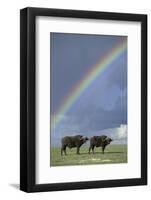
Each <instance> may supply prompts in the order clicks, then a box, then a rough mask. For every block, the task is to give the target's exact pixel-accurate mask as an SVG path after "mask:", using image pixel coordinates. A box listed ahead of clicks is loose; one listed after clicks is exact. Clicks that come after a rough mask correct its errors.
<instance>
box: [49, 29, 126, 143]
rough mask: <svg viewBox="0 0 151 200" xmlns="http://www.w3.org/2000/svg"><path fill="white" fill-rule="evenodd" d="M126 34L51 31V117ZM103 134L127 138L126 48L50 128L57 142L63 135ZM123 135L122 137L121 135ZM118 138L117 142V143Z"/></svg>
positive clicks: (123, 139)
mask: <svg viewBox="0 0 151 200" xmlns="http://www.w3.org/2000/svg"><path fill="white" fill-rule="evenodd" d="M125 38H126V36H111V35H85V34H69V33H50V68H51V70H50V72H51V73H50V76H51V81H50V90H51V91H50V95H51V96H50V100H51V101H50V105H51V106H50V107H51V116H57V115H59V114H60V113H59V108H60V107H61V105H62V103H63V102H64V101H65V99H66V98H67V96H70V93H71V91H72V90H73V88H74V86H75V85H77V84H78V83H79V82H80V81H81V80H82V79H83V78H84V76H85V74H86V73H87V72H88V71H89V70H90V69H92V68H93V67H94V66H95V65H96V64H97V63H98V62H99V61H100V60H101V59H103V57H104V56H105V55H106V54H108V52H110V51H111V50H112V49H113V47H115V46H116V45H118V44H119V43H120V42H122V41H123V40H125ZM79 133H80V134H82V135H86V136H90V135H94V134H95V135H100V134H102V133H106V134H107V135H109V136H112V137H114V138H115V139H116V140H117V141H118V140H119V141H122V142H126V138H127V50H125V51H124V52H123V53H122V54H121V55H120V56H119V57H118V58H117V59H115V60H114V61H113V62H112V63H111V64H110V66H109V67H107V68H106V70H105V71H104V72H103V73H101V74H100V75H99V76H98V77H97V78H96V79H95V80H93V82H92V83H91V84H90V85H89V87H88V88H86V90H84V92H83V93H82V94H81V95H80V96H79V97H78V99H77V100H76V101H75V102H74V103H73V104H72V106H71V107H70V108H69V109H68V110H67V112H66V113H64V115H63V116H61V120H60V122H59V123H58V124H56V126H55V128H53V129H51V141H52V143H54V144H57V143H58V141H60V138H61V137H63V136H65V135H76V134H79ZM121 136H122V137H121ZM119 141H118V142H119Z"/></svg>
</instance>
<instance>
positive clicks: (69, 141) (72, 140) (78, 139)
mask: <svg viewBox="0 0 151 200" xmlns="http://www.w3.org/2000/svg"><path fill="white" fill-rule="evenodd" d="M87 140H88V138H87V137H83V136H82V135H75V136H65V137H63V138H62V140H61V143H62V146H61V155H63V152H64V153H65V155H66V148H67V147H68V148H70V149H71V148H74V147H76V148H77V154H80V153H79V150H80V147H81V146H82V145H83V144H84V143H85V142H86V141H87Z"/></svg>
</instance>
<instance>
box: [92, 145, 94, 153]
mask: <svg viewBox="0 0 151 200" xmlns="http://www.w3.org/2000/svg"><path fill="white" fill-rule="evenodd" d="M92 153H93V154H94V146H92Z"/></svg>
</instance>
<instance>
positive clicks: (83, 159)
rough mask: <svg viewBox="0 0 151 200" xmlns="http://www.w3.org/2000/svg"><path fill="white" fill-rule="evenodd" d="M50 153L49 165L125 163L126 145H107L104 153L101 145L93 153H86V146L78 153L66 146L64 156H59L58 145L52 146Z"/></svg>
mask: <svg viewBox="0 0 151 200" xmlns="http://www.w3.org/2000/svg"><path fill="white" fill-rule="evenodd" d="M50 155H51V159H50V166H65V165H86V164H109V163H126V162H127V145H125V144H118V145H109V146H107V147H106V149H105V153H104V154H102V149H101V147H98V148H95V153H94V154H92V153H91V154H88V146H83V147H81V148H80V155H77V154H76V148H73V149H69V148H67V155H66V156H65V155H63V156H61V153H60V148H59V147H52V148H51V150H50Z"/></svg>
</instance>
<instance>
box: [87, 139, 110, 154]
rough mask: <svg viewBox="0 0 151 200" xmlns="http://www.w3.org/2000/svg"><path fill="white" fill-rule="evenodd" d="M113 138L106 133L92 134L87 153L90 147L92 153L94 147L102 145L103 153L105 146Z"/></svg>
mask: <svg viewBox="0 0 151 200" xmlns="http://www.w3.org/2000/svg"><path fill="white" fill-rule="evenodd" d="M112 141H113V140H112V139H111V138H109V137H107V136H106V135H102V136H93V137H91V138H90V147H89V154H90V151H91V149H92V152H93V153H94V147H102V153H103V154H104V150H105V147H106V146H107V145H108V144H110V143H111V142H112Z"/></svg>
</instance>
